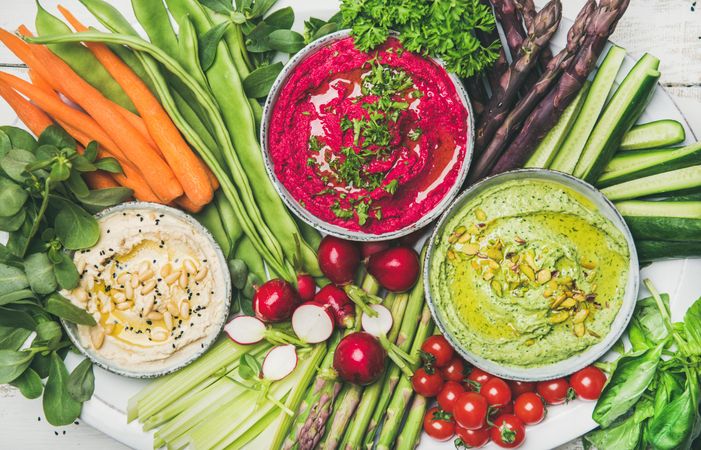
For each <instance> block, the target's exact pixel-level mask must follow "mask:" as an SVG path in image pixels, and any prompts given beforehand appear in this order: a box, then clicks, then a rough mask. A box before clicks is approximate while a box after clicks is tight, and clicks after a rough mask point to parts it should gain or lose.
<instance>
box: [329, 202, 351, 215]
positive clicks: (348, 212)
mask: <svg viewBox="0 0 701 450" xmlns="http://www.w3.org/2000/svg"><path fill="white" fill-rule="evenodd" d="M331 211H332V212H333V213H334V214H335V215H336V217H338V218H339V219H351V218H353V210H352V209H344V208H343V207H341V204H340V203H339V201H338V200H336V202H335V203H334V204H333V205H331Z"/></svg>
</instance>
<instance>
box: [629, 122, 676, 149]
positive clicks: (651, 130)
mask: <svg viewBox="0 0 701 450" xmlns="http://www.w3.org/2000/svg"><path fill="white" fill-rule="evenodd" d="M685 139H686V131H684V126H683V125H682V124H681V123H679V122H677V121H676V120H669V119H666V120H657V121H655V122H649V123H645V124H642V125H636V126H634V127H633V128H631V129H630V131H629V132H628V133H626V135H625V136H624V137H623V142H621V148H620V149H621V150H624V151H627V150H644V149H648V148H659V147H665V146H668V145H674V144H679V143H680V142H684V140H685Z"/></svg>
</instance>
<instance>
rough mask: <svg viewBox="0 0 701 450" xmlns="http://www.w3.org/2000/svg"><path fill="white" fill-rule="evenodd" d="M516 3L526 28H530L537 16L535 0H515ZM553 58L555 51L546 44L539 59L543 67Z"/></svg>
mask: <svg viewBox="0 0 701 450" xmlns="http://www.w3.org/2000/svg"><path fill="white" fill-rule="evenodd" d="M514 3H515V5H516V9H517V10H518V12H519V13H520V14H521V17H523V22H524V23H525V24H526V29H530V28H531V24H532V23H533V20H534V19H535V16H536V10H535V4H534V3H533V0H514ZM552 59H553V52H552V50H550V46H547V45H546V46H545V47H543V49H542V50H541V51H540V56H539V57H538V60H539V61H540V64H541V65H542V67H547V65H548V63H549V62H550V60H552Z"/></svg>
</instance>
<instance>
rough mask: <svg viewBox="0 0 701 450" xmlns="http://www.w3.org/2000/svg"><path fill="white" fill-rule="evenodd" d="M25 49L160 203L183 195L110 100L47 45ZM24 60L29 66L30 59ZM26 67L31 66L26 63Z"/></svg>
mask: <svg viewBox="0 0 701 450" xmlns="http://www.w3.org/2000/svg"><path fill="white" fill-rule="evenodd" d="M20 32H22V33H24V34H27V33H28V30H27V29H26V27H21V28H20ZM29 48H30V51H31V54H32V55H33V56H34V60H33V61H31V62H32V63H34V64H36V63H37V62H38V61H41V64H42V65H43V66H44V67H45V68H48V67H50V68H51V75H52V76H51V77H48V78H47V81H49V83H52V84H53V83H57V84H58V87H59V89H58V90H59V91H60V92H61V93H62V94H64V95H66V96H67V97H68V98H70V99H71V100H73V101H74V102H76V103H77V104H78V105H79V106H80V107H81V108H83V109H84V110H85V111H86V112H87V113H88V114H89V115H90V116H91V117H92V118H93V119H95V121H96V122H97V123H98V124H100V125H101V126H102V127H103V128H104V130H105V132H106V133H107V134H108V135H109V136H110V137H111V138H112V139H113V140H114V142H115V143H116V144H117V145H118V146H119V148H120V149H121V150H122V152H123V153H124V154H125V155H126V156H127V157H128V158H129V160H130V161H132V163H134V165H135V166H137V167H139V168H140V169H141V171H142V174H143V175H144V178H145V179H146V181H147V182H148V184H149V186H151V189H152V190H153V192H155V193H156V195H157V196H158V197H159V198H160V199H161V200H162V201H163V202H164V203H169V202H171V201H172V200H174V199H176V198H178V197H180V196H181V195H182V194H183V188H182V186H181V185H180V182H179V181H178V179H177V178H176V177H175V174H174V173H173V171H172V169H171V168H170V167H169V166H168V164H166V162H165V161H164V160H163V159H161V157H159V156H158V154H157V153H156V152H155V151H154V150H153V148H151V146H150V145H149V143H148V142H147V141H146V139H145V138H144V137H143V136H142V135H141V133H139V132H138V131H137V130H136V129H135V128H134V127H133V126H132V125H131V124H130V123H129V121H128V120H126V119H125V118H124V117H123V116H122V115H121V114H120V113H119V111H117V109H116V108H115V107H114V103H112V102H111V101H110V100H108V99H107V98H105V96H104V95H102V93H100V91H98V90H97V89H95V88H94V87H93V86H92V85H90V84H89V83H88V82H86V81H85V80H83V79H82V78H81V77H80V76H78V75H77V74H76V73H75V72H74V71H73V69H71V68H70V66H68V64H66V63H65V62H64V61H63V60H62V59H61V58H59V57H58V56H56V55H54V54H53V53H52V52H51V51H50V50H49V49H48V48H46V47H44V46H42V45H30V46H29ZM18 56H20V55H18ZM20 58H21V56H20ZM25 62H26V63H27V65H30V61H25ZM30 68H32V69H34V68H35V67H32V66H31V65H30ZM38 71H39V73H40V74H41V75H42V76H44V73H45V72H46V70H45V71H44V72H42V71H41V70H38Z"/></svg>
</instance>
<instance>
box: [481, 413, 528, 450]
mask: <svg viewBox="0 0 701 450" xmlns="http://www.w3.org/2000/svg"><path fill="white" fill-rule="evenodd" d="M489 434H490V436H491V438H492V440H493V441H494V443H495V444H497V445H498V446H499V447H503V448H516V447H518V446H519V445H521V444H522V443H523V440H524V439H525V437H526V427H525V426H524V425H523V422H521V419H519V418H518V417H516V416H514V415H513V414H503V415H501V416H499V417H497V419H496V420H495V421H494V426H493V427H492V428H491V430H490V431H489Z"/></svg>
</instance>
